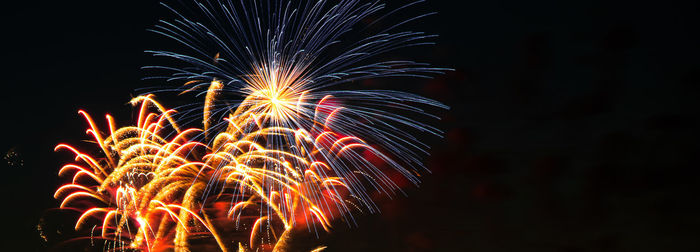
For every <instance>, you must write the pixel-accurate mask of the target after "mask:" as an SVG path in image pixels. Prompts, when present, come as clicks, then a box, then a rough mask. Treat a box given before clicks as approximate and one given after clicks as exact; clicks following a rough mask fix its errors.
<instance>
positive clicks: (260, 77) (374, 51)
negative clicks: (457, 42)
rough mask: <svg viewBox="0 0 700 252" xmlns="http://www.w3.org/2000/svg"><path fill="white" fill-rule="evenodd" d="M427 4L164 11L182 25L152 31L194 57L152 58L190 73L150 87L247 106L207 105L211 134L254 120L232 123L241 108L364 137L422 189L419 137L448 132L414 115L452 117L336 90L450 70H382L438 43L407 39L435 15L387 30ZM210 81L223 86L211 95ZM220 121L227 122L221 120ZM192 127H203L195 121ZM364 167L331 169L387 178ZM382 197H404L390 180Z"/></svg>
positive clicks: (383, 95) (422, 102) (424, 37)
mask: <svg viewBox="0 0 700 252" xmlns="http://www.w3.org/2000/svg"><path fill="white" fill-rule="evenodd" d="M423 2H424V1H415V2H411V3H408V4H405V5H403V6H401V7H399V8H397V9H394V10H391V11H387V10H385V7H386V6H385V4H383V3H381V2H380V1H371V2H364V1H359V0H341V1H325V0H320V1H275V0H268V1H240V2H235V1H223V0H220V1H205V2H198V3H196V5H195V7H194V8H193V9H191V10H190V11H189V12H191V13H194V14H191V15H189V16H188V15H187V14H183V12H180V11H178V10H176V9H175V8H172V7H170V6H169V5H166V4H162V5H163V6H165V7H166V8H167V9H169V10H170V11H172V13H174V15H175V18H174V19H173V20H161V21H160V22H159V24H158V25H156V26H155V28H154V29H152V31H153V32H155V33H158V34H161V35H163V36H166V37H168V38H171V39H173V40H175V41H177V42H179V43H180V44H181V45H182V46H184V48H186V49H185V51H187V53H184V52H174V51H148V52H150V53H152V54H153V55H155V56H164V57H169V58H172V59H176V60H177V62H180V63H183V64H174V65H173V66H150V67H146V68H148V69H161V70H166V71H168V72H169V73H170V74H169V75H168V76H157V77H153V78H166V79H167V80H168V81H176V82H177V81H179V82H180V83H186V85H184V86H182V87H178V88H176V89H174V90H176V91H179V92H188V91H194V90H197V89H200V90H203V91H201V93H200V94H203V95H204V94H211V93H212V92H211V91H217V92H218V93H220V94H237V95H240V97H243V98H245V99H246V100H244V101H242V102H241V101H240V100H223V101H222V100H216V101H214V100H211V101H207V102H206V103H205V104H204V106H205V108H204V109H205V110H210V113H208V114H206V115H205V116H204V117H205V120H204V123H205V124H207V122H208V121H214V122H215V123H214V124H213V125H205V128H207V131H215V132H219V131H221V130H222V128H225V127H226V125H227V123H226V122H225V121H223V120H220V119H222V117H223V115H227V114H233V116H234V117H235V116H248V115H249V114H248V113H238V114H235V113H229V112H232V111H233V110H235V109H236V108H237V109H238V110H241V108H242V107H246V108H249V109H253V110H255V112H258V113H266V112H267V113H269V112H272V113H276V114H278V115H279V116H278V117H277V119H276V120H273V121H271V122H270V123H271V126H272V127H284V128H291V129H307V130H312V129H314V128H317V127H318V125H315V123H318V122H319V121H326V122H327V123H328V124H330V125H332V126H331V127H332V128H333V130H334V132H340V133H342V134H345V135H352V136H361V137H362V139H363V140H364V141H366V142H368V143H370V144H372V145H375V146H377V148H379V149H381V150H382V152H384V153H386V155H382V157H381V158H382V159H384V160H385V161H386V162H388V163H389V164H390V165H391V166H392V167H393V168H394V169H396V170H397V171H399V172H400V173H401V174H403V175H404V176H405V177H406V178H408V180H409V181H411V182H412V183H415V184H417V183H418V178H417V176H416V175H415V174H414V173H413V172H411V171H412V170H413V171H421V170H423V171H425V169H424V167H423V165H422V163H421V156H422V155H423V154H426V153H427V152H426V149H428V146H427V145H426V144H424V143H423V142H422V141H421V139H418V138H417V137H416V136H415V132H416V130H418V131H419V132H427V133H429V134H434V135H437V136H439V135H441V132H440V130H438V129H436V128H434V127H431V126H430V125H428V124H426V123H424V122H422V121H419V120H415V119H413V118H415V116H411V114H413V115H415V114H420V115H421V116H429V117H433V116H432V115H430V114H427V113H425V112H424V110H423V109H422V108H423V107H424V106H432V107H439V108H447V107H446V106H445V105H443V104H441V103H439V102H436V101H434V100H430V99H427V98H423V97H420V96H417V95H414V94H410V93H406V92H400V91H390V90H361V91H358V90H353V91H348V90H333V86H337V85H339V84H343V83H349V82H357V81H361V80H366V79H375V78H384V77H397V76H409V77H421V78H429V77H430V76H431V75H432V74H440V73H442V72H444V71H447V70H449V69H446V68H435V67H430V66H429V64H426V63H419V62H414V61H409V60H387V61H382V60H379V59H381V58H382V56H383V55H388V54H390V53H392V52H394V51H396V50H398V49H401V48H405V47H414V46H424V45H431V44H433V42H431V41H430V39H432V38H435V37H436V35H429V34H426V33H424V32H416V31H405V30H402V29H403V28H404V27H405V26H406V25H407V24H409V23H410V22H414V21H417V20H420V19H421V18H424V17H426V16H429V15H432V14H434V13H427V14H424V15H419V16H416V17H413V18H410V19H406V20H402V21H399V22H395V23H392V24H391V25H388V26H387V25H386V24H385V21H387V20H390V19H392V15H395V14H396V13H399V12H401V11H404V10H406V9H408V8H409V7H412V6H413V7H415V6H418V5H419V4H421V3H423ZM382 13H384V14H382ZM213 81H216V82H217V83H220V85H218V86H216V87H213V86H212V84H211V83H212V82H213ZM212 88H215V90H212ZM208 91H209V92H208ZM329 97H332V99H333V100H334V101H337V102H336V103H338V102H340V103H342V108H341V109H340V110H341V111H342V112H341V113H336V114H334V116H333V117H332V118H330V119H329V120H326V119H328V118H326V117H327V115H326V116H323V115H319V110H324V109H325V110H338V109H339V107H341V106H339V105H338V104H332V105H327V104H324V103H321V102H320V101H322V100H323V99H324V98H325V99H328V98H329ZM200 109H201V107H198V108H197V109H196V110H197V111H201V110H200ZM192 110H195V109H192ZM400 112H404V113H400ZM321 114H322V113H321ZM214 115H222V116H221V117H217V118H214ZM183 119H187V118H183ZM190 120H197V118H195V119H192V117H190ZM290 137H293V136H288V135H286V136H285V135H282V136H279V137H278V138H279V139H272V140H271V141H268V145H269V146H268V148H271V149H283V147H282V146H276V145H283V144H284V143H285V142H288V141H289V140H290V139H288V138H290ZM276 138H277V137H276ZM293 151H294V150H293ZM358 160H360V161H358ZM361 160H362V158H361V157H359V156H358V157H356V159H355V160H351V161H347V160H346V161H344V162H337V163H335V164H334V165H333V166H332V167H333V168H334V169H335V170H336V172H337V173H340V174H349V173H351V172H352V171H353V170H355V169H353V168H356V167H358V166H359V167H365V168H366V170H368V171H371V172H372V173H374V174H376V175H380V177H382V176H381V174H382V173H381V172H380V171H378V169H377V168H376V167H374V165H373V164H371V163H368V162H366V161H361ZM353 189H354V192H353V193H354V194H355V195H365V197H361V198H363V202H367V203H366V205H367V206H368V207H369V209H370V210H374V209H375V206H373V205H371V204H370V203H369V202H371V200H369V198H368V197H367V196H366V195H367V194H366V193H362V191H364V189H363V187H362V186H360V185H359V183H353ZM375 189H377V190H381V191H383V192H387V193H389V192H392V191H394V190H396V189H400V188H398V187H397V186H395V185H394V184H393V183H392V182H391V180H389V179H383V180H381V181H379V182H378V183H377V185H376V187H375Z"/></svg>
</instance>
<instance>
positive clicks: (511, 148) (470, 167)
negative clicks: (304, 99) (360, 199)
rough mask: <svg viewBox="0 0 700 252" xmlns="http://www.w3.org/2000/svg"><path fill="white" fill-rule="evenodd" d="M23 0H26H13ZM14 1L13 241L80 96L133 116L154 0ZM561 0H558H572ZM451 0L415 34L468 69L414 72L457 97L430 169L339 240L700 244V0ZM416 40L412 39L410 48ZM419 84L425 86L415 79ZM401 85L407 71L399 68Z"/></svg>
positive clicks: (7, 68)
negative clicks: (428, 36)
mask: <svg viewBox="0 0 700 252" xmlns="http://www.w3.org/2000/svg"><path fill="white" fill-rule="evenodd" d="M18 2H19V1H18ZM103 2H104V1H22V2H20V3H13V4H10V3H3V4H2V8H0V9H1V10H0V13H1V14H0V19H1V20H2V22H0V24H1V25H2V30H1V31H0V32H2V36H1V37H2V39H0V41H2V43H3V44H4V45H3V47H2V50H1V51H2V53H1V54H0V55H2V58H0V60H1V61H2V64H3V66H2V68H0V69H1V71H2V78H0V82H2V88H1V89H0V95H1V96H2V98H1V101H2V107H0V108H1V109H2V116H1V117H0V118H1V119H0V120H1V121H2V127H3V130H2V131H1V132H2V138H1V140H0V151H1V152H2V154H3V155H5V157H4V160H3V162H2V165H1V166H0V168H1V169H2V172H1V173H0V185H2V187H1V190H2V191H1V194H0V202H1V206H2V213H3V214H2V218H1V219H0V223H2V229H1V230H2V231H1V232H2V235H1V236H0V237H1V239H2V241H0V248H2V249H0V250H2V251H34V250H38V251H43V250H45V249H46V247H45V246H46V245H45V244H44V243H43V242H42V240H41V239H40V237H39V234H38V231H37V230H36V224H37V223H38V220H39V218H40V217H41V215H42V213H43V212H44V210H45V209H48V208H52V207H56V206H57V205H58V204H59V202H57V201H56V200H54V199H53V198H52V194H53V192H54V190H55V189H56V188H57V187H58V186H59V182H60V180H59V178H58V177H57V174H56V173H57V171H58V168H59V167H60V165H62V164H64V163H65V162H67V161H69V159H70V156H69V155H66V154H65V153H63V154H62V153H54V152H53V147H54V146H55V145H56V144H57V143H61V142H64V141H66V142H69V143H79V140H80V139H87V136H86V135H84V129H85V127H86V126H85V124H84V123H83V120H82V119H81V118H79V117H78V115H77V113H76V111H77V110H78V109H81V108H82V109H86V110H88V111H89V112H90V113H91V114H93V115H94V116H95V117H96V118H99V119H100V120H101V118H102V116H101V115H103V114H105V113H110V114H112V115H114V116H115V117H116V118H120V120H121V121H124V122H127V121H129V119H130V117H131V116H132V114H131V109H130V106H128V105H126V102H127V101H128V100H129V99H130V97H131V96H132V95H133V94H135V93H136V92H134V91H133V90H134V89H135V88H138V87H142V86H143V85H144V82H142V81H141V80H140V79H141V78H142V77H144V73H143V71H141V70H140V69H139V67H141V66H143V65H147V64H149V63H152V61H151V57H150V56H148V55H146V54H145V53H143V50H145V49H159V48H161V47H160V46H159V45H160V43H161V42H162V41H164V40H163V39H162V38H160V37H158V36H156V35H154V34H151V33H148V32H146V31H145V30H146V29H147V28H150V27H151V26H152V25H153V24H155V22H156V20H157V19H158V18H159V17H162V16H163V14H164V13H166V11H165V10H164V9H163V8H159V7H158V5H157V4H156V2H155V1H110V2H109V3H108V4H106V3H103ZM561 2H563V1H561ZM687 2H688V3H684V2H675V1H655V2H653V3H646V2H645V1H629V2H616V1H579V2H578V3H560V1H535V2H533V1H445V0H431V1H429V4H427V5H425V6H423V7H422V8H419V10H416V9H413V11H416V14H420V13H424V12H426V11H432V10H434V11H438V12H439V14H438V15H437V16H434V17H431V18H429V19H426V20H425V21H423V22H422V23H421V24H420V26H421V27H423V29H424V30H428V31H430V32H435V33H438V34H440V35H441V37H440V38H438V39H437V42H438V46H435V47H432V48H427V49H426V48H423V49H420V50H414V51H413V52H415V53H416V54H421V55H423V56H427V57H428V58H429V59H428V60H429V61H430V62H432V63H434V64H435V65H437V66H445V67H451V68H455V69H456V71H454V72H450V73H448V74H446V75H444V76H440V77H437V78H436V79H434V80H412V81H411V82H410V83H411V85H412V86H413V87H414V88H413V89H416V90H418V92H419V93H420V94H422V95H425V96H427V97H430V98H434V99H437V100H439V101H442V102H444V103H445V104H448V105H449V106H451V107H452V109H451V110H449V111H448V112H445V113H443V118H444V120H443V121H442V122H439V123H437V126H438V127H440V128H441V129H444V130H445V131H446V138H445V139H443V140H439V139H432V140H430V141H431V142H432V143H434V146H435V148H434V149H433V150H432V151H431V152H432V153H433V155H432V157H431V158H429V159H428V160H427V162H428V166H429V167H430V169H431V170H432V171H433V173H432V174H431V175H427V176H424V177H423V181H424V183H423V184H422V185H421V187H420V188H408V189H407V193H408V195H409V196H408V197H400V198H399V199H396V200H393V201H386V202H381V208H382V210H383V213H382V214H381V215H373V216H364V217H363V218H362V220H361V221H360V223H359V227H357V228H353V229H350V230H343V229H341V230H338V231H337V232H336V233H335V234H334V236H333V237H332V238H330V239H329V240H327V244H328V245H329V249H328V251H567V252H568V251H571V252H578V251H700V245H699V243H700V242H698V238H700V236H698V235H699V232H698V228H699V227H698V225H699V224H700V207H699V206H698V196H697V194H696V191H697V190H696V188H697V187H698V174H699V172H698V163H699V162H698V161H699V160H698V157H699V156H700V155H698V148H697V147H698V146H697V145H698V143H697V136H696V131H697V129H698V116H697V115H698V113H697V108H698V107H700V106H698V99H697V98H698V84H699V83H698V82H699V81H700V72H699V71H700V65H699V64H698V61H699V59H700V55H699V54H698V51H699V50H698V48H699V47H698V42H699V41H698V38H699V37H698V29H697V26H696V25H693V24H695V23H697V21H698V20H697V19H698V4H697V3H695V4H692V3H690V2H692V1H687ZM411 52H412V51H410V50H409V51H408V52H407V53H411ZM416 87H417V88H416ZM395 89H401V87H400V86H398V87H396V88H395Z"/></svg>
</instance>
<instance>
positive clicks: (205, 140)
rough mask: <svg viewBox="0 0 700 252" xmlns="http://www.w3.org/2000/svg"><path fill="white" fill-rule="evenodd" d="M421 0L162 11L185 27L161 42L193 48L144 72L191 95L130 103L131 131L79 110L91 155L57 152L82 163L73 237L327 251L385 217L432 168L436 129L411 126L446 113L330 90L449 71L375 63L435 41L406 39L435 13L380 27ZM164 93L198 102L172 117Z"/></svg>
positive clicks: (409, 100) (70, 190)
mask: <svg viewBox="0 0 700 252" xmlns="http://www.w3.org/2000/svg"><path fill="white" fill-rule="evenodd" d="M420 2H422V1H417V2H412V3H409V4H406V5H402V6H401V7H399V8H395V9H393V10H391V11H383V10H384V9H385V5H384V4H382V3H381V2H378V1H368V2H363V1H356V0H340V1H324V0H321V1H283V0H278V1H275V0H272V1H260V2H256V1H240V2H233V1H205V2H202V3H195V4H193V6H194V7H193V8H191V9H190V12H192V13H194V14H191V15H190V16H188V15H187V14H184V13H181V12H179V11H177V10H175V8H171V7H170V6H167V5H164V6H166V7H167V8H168V9H170V10H171V11H172V13H173V16H174V19H173V20H171V21H165V20H164V21H160V23H159V24H158V25H157V26H156V27H155V28H154V29H153V31H154V32H156V33H158V34H161V35H164V36H166V37H168V38H171V39H173V40H175V41H176V42H178V43H180V44H181V46H183V48H184V49H183V50H185V52H182V53H176V52H172V51H149V52H150V53H152V54H153V55H155V56H159V57H166V59H169V62H172V65H169V66H151V67H146V69H148V70H149V71H157V72H159V73H161V72H166V73H167V74H164V75H156V76H155V77H153V78H156V79H158V78H163V79H167V81H169V82H179V84H180V85H178V87H177V88H166V89H158V90H156V91H154V92H151V93H145V94H143V95H140V96H137V97H136V98H133V99H132V100H131V102H130V103H131V104H132V105H133V106H135V107H136V108H137V111H138V114H137V117H136V119H135V122H134V123H133V125H128V126H121V127H120V126H118V125H117V123H116V121H115V119H114V118H112V117H111V116H110V115H107V116H106V120H104V122H102V121H103V120H93V118H92V117H91V116H90V115H89V114H88V113H86V112H84V111H82V110H81V111H80V112H79V113H80V114H81V115H82V116H83V117H84V118H85V119H86V121H87V123H88V125H89V127H88V129H87V133H88V134H89V135H90V136H91V138H92V139H91V140H92V141H94V143H95V146H96V148H94V150H90V151H83V150H79V149H77V148H74V147H72V146H71V145H68V144H59V145H58V146H57V147H56V150H57V151H68V152H70V153H72V154H73V155H74V156H75V162H73V163H70V164H66V165H65V166H63V167H62V168H61V169H60V171H59V175H60V176H62V177H64V178H66V179H67V180H68V183H66V184H64V185H63V186H61V187H59V188H58V189H57V190H56V192H55V197H56V198H57V199H59V200H60V201H61V204H60V207H61V208H62V209H67V210H72V211H77V212H79V213H80V215H79V217H78V219H77V220H76V222H75V229H76V230H79V231H81V230H82V231H83V232H85V233H88V234H89V237H90V239H93V240H94V239H99V240H101V241H104V242H103V243H100V245H99V247H100V248H104V249H105V250H117V251H121V250H127V251H131V250H139V251H163V250H166V251H168V250H175V251H197V250H210V249H213V250H223V251H312V250H313V251H320V250H323V248H324V247H323V246H321V245H320V244H315V243H313V242H312V243H310V244H309V243H307V242H299V239H301V238H300V237H304V236H308V234H318V233H325V232H330V231H332V229H333V228H334V225H338V224H340V223H345V224H347V225H349V226H352V225H354V224H355V218H356V214H355V213H364V212H368V213H374V212H376V211H377V210H378V206H377V205H376V204H375V200H376V195H381V196H382V197H391V196H392V195H395V194H396V193H397V192H400V191H401V185H400V184H401V183H403V182H408V183H412V184H416V185H417V184H418V183H419V177H420V175H421V174H422V173H425V172H426V171H427V169H425V168H424V166H423V165H422V162H421V158H422V156H424V155H425V154H427V148H428V146H427V145H426V144H424V143H423V142H422V141H421V139H419V138H418V137H417V135H416V133H417V132H419V133H423V134H433V135H438V136H439V135H440V134H441V132H440V131H439V130H437V129H435V128H433V127H431V126H429V125H428V124H427V123H424V122H422V121H421V120H417V119H414V118H415V117H416V116H423V117H432V116H431V115H430V114H429V113H427V112H424V111H423V110H422V109H421V107H437V108H446V107H445V106H444V105H442V104H440V103H438V102H436V101H433V100H430V99H426V98H423V97H420V96H417V95H413V94H409V93H404V92H399V91H388V90H361V91H358V90H352V91H350V90H346V91H343V90H340V91H339V90H333V86H338V85H341V84H352V83H353V82H358V81H362V80H366V79H372V78H379V77H395V76H409V77H423V76H426V75H429V74H433V73H441V72H443V71H445V70H446V69H440V68H433V67H430V66H428V65H427V64H424V63H418V62H413V61H403V60H387V61H380V60H374V61H373V59H378V58H380V56H381V55H384V54H386V53H389V52H392V51H394V50H397V49H400V48H403V47H408V46H419V45H425V44H430V42H428V41H427V40H428V39H430V38H432V37H433V36H432V35H426V34H424V33H422V32H411V31H397V30H401V29H402V27H403V26H405V25H406V24H408V23H410V22H411V21H415V20H418V19H420V18H422V17H424V16H426V15H422V16H418V17H415V18H411V19H407V20H404V21H402V22H398V23H391V24H390V25H389V26H385V27H382V26H380V25H379V24H380V23H382V21H383V20H384V19H389V17H391V16H392V15H394V14H396V13H398V12H400V11H401V10H404V9H406V8H408V7H411V6H415V5H417V4H419V3H420ZM382 12H383V14H381V13H382ZM193 17H198V18H197V19H195V18H193ZM169 91H174V92H176V93H178V94H180V95H182V96H181V97H185V96H186V95H191V94H194V95H195V97H202V98H201V99H200V98H196V99H197V101H193V102H191V104H189V105H183V106H180V107H176V109H168V108H166V107H165V106H164V105H161V103H159V101H157V98H156V95H158V93H159V92H169ZM98 125H106V126H104V127H100V126H98Z"/></svg>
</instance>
